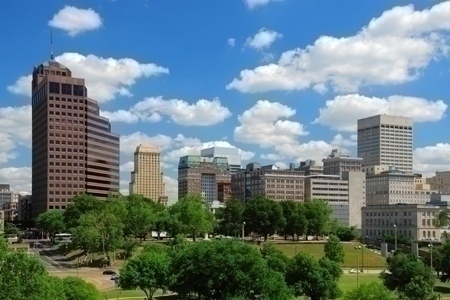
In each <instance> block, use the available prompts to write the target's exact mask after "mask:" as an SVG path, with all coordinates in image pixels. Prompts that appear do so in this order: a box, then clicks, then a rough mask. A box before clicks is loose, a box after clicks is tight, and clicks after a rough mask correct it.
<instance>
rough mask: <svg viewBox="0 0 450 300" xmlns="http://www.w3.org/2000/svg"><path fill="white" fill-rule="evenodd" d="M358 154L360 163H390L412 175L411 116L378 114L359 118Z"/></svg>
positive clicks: (364, 164)
mask: <svg viewBox="0 0 450 300" xmlns="http://www.w3.org/2000/svg"><path fill="white" fill-rule="evenodd" d="M358 157H361V158H362V159H363V162H362V166H363V167H364V166H380V165H385V166H393V167H395V168H396V169H397V170H400V171H402V172H405V173H407V174H412V166H413V119H412V118H406V117H399V116H387V115H377V116H373V117H369V118H364V119H359V120H358Z"/></svg>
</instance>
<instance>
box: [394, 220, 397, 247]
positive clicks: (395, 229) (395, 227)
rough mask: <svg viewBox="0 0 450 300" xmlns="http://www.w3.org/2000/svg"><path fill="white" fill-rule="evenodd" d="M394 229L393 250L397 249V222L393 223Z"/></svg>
mask: <svg viewBox="0 0 450 300" xmlns="http://www.w3.org/2000/svg"><path fill="white" fill-rule="evenodd" d="M394 231H395V247H394V249H395V251H397V224H394Z"/></svg>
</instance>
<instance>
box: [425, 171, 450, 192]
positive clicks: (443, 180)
mask: <svg viewBox="0 0 450 300" xmlns="http://www.w3.org/2000/svg"><path fill="white" fill-rule="evenodd" d="M426 183H428V184H429V185H430V189H432V190H437V191H439V193H442V194H450V171H443V172H439V171H436V175H435V176H433V177H430V178H427V179H426Z"/></svg>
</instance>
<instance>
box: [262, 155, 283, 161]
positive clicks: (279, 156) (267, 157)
mask: <svg viewBox="0 0 450 300" xmlns="http://www.w3.org/2000/svg"><path fill="white" fill-rule="evenodd" d="M260 157H261V158H262V159H267V160H280V159H285V157H283V156H281V155H279V154H275V153H269V154H261V155H260Z"/></svg>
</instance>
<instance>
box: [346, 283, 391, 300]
mask: <svg viewBox="0 0 450 300" xmlns="http://www.w3.org/2000/svg"><path fill="white" fill-rule="evenodd" d="M361 299H364V300H396V299H397V298H396V297H395V296H394V295H393V294H392V292H391V291H389V290H388V289H387V288H386V287H385V286H384V285H382V284H379V283H377V282H371V283H369V284H364V283H363V284H361V285H360V286H359V287H358V288H356V289H354V290H351V291H349V292H347V293H346V294H345V297H344V300H361Z"/></svg>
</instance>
